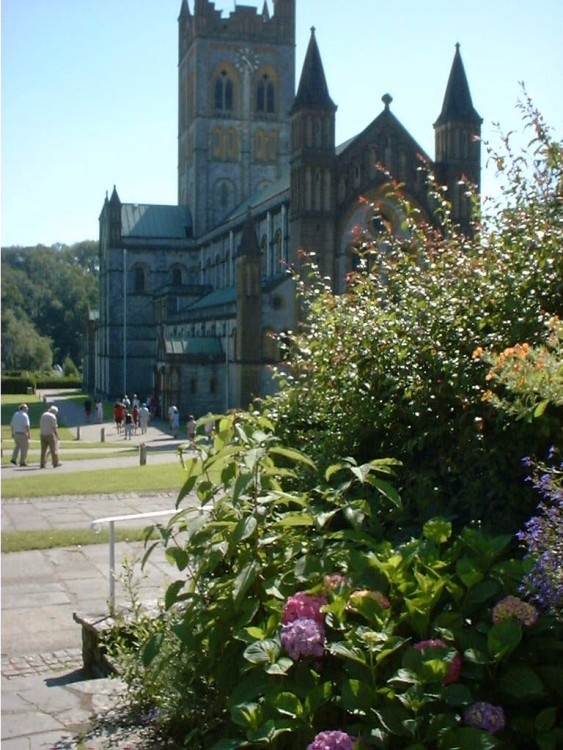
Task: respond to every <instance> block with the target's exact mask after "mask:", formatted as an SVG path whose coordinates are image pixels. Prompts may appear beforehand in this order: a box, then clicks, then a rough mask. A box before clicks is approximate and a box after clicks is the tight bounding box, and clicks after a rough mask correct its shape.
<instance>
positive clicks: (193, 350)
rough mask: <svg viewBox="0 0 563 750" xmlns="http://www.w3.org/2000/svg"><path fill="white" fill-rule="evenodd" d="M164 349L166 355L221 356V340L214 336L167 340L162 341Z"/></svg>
mask: <svg viewBox="0 0 563 750" xmlns="http://www.w3.org/2000/svg"><path fill="white" fill-rule="evenodd" d="M164 349H165V351H166V354H193V355H202V354H204V355H206V356H219V355H223V345H222V343H221V339H220V338H218V337H216V336H189V337H188V338H182V339H177V338H167V339H165V341H164Z"/></svg>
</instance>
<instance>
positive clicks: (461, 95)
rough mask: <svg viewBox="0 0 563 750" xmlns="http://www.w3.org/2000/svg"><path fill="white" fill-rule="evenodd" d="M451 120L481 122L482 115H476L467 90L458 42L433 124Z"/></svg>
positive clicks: (467, 85)
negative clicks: (440, 108)
mask: <svg viewBox="0 0 563 750" xmlns="http://www.w3.org/2000/svg"><path fill="white" fill-rule="evenodd" d="M452 120H455V121H457V122H459V121H460V120H462V121H464V122H476V123H479V124H481V123H482V122H483V119H482V117H480V116H479V115H478V113H477V111H476V110H475V109H474V107H473V102H472V101H471V93H470V92H469V84H468V83H467V76H466V75H465V69H464V67H463V62H462V60H461V54H460V52H459V44H456V46H455V56H454V61H453V64H452V69H451V71H450V77H449V79H448V85H447V87H446V94H445V96H444V103H443V105H442V111H441V113H440V116H439V117H438V119H437V120H436V122H435V125H441V124H442V123H444V122H447V121H452Z"/></svg>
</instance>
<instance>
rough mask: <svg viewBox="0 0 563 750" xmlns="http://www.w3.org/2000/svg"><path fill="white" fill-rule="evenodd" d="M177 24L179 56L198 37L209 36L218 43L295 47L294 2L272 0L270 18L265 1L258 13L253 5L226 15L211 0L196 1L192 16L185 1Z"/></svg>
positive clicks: (240, 7)
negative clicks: (178, 28)
mask: <svg viewBox="0 0 563 750" xmlns="http://www.w3.org/2000/svg"><path fill="white" fill-rule="evenodd" d="M179 22H180V50H181V53H183V52H185V51H186V50H187V49H188V48H189V46H190V44H191V43H192V42H193V40H194V39H196V38H198V37H204V38H205V37H212V38H213V39H219V40H221V41H230V40H234V41H237V42H240V41H241V40H244V41H248V42H261V43H266V44H267V43H268V42H272V43H274V44H291V45H294V44H295V0H274V12H273V14H272V15H270V13H269V11H268V6H267V4H266V2H264V6H263V9H262V10H261V11H258V9H257V8H255V7H253V6H249V5H237V6H236V8H235V10H234V11H231V12H230V13H229V15H228V16H223V12H222V11H221V10H217V9H216V8H215V3H214V2H212V0H195V2H194V11H193V14H192V13H190V11H189V6H188V1H187V0H185V2H184V3H183V4H182V10H181V13H180V18H179Z"/></svg>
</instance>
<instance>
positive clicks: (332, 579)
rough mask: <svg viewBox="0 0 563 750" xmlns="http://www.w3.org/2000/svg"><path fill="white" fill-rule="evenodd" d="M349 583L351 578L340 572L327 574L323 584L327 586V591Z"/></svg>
mask: <svg viewBox="0 0 563 750" xmlns="http://www.w3.org/2000/svg"><path fill="white" fill-rule="evenodd" d="M349 585H350V579H349V578H347V577H346V576H343V575H340V573H333V574H332V575H330V576H328V575H327V576H325V577H324V578H323V586H324V587H325V590H326V591H333V590H334V589H338V588H340V587H341V586H349Z"/></svg>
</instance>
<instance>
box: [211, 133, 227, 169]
mask: <svg viewBox="0 0 563 750" xmlns="http://www.w3.org/2000/svg"><path fill="white" fill-rule="evenodd" d="M211 153H212V155H213V159H215V160H216V161H224V159H225V133H224V131H223V128H221V127H216V128H214V129H213V133H212V136H211Z"/></svg>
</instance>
